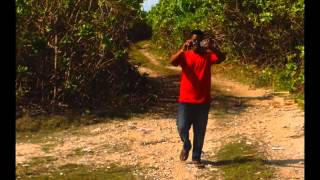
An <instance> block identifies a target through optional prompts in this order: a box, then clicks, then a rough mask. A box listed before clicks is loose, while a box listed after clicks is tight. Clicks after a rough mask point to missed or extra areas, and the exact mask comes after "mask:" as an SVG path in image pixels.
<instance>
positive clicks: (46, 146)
mask: <svg viewBox="0 0 320 180" xmlns="http://www.w3.org/2000/svg"><path fill="white" fill-rule="evenodd" d="M56 146H57V144H56V143H50V144H44V145H42V146H41V150H42V151H43V152H45V153H49V152H50V151H51V150H52V149H54V148H55V147H56Z"/></svg>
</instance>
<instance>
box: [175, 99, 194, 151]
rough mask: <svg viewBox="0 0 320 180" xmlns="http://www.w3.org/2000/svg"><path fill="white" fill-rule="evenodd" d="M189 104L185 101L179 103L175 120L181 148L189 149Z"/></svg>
mask: <svg viewBox="0 0 320 180" xmlns="http://www.w3.org/2000/svg"><path fill="white" fill-rule="evenodd" d="M190 109H191V106H190V104H187V103H179V108H178V118H177V121H176V124H177V129H178V133H179V136H180V138H181V140H182V142H183V149H185V150H190V149H191V142H190V140H189V130H190V128H191V123H192V122H191V117H190V115H191V111H190Z"/></svg>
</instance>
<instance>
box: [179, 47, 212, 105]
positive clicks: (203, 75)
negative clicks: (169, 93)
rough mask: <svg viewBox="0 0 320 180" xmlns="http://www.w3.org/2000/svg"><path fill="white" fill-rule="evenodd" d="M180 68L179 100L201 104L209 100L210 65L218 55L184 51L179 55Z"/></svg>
mask: <svg viewBox="0 0 320 180" xmlns="http://www.w3.org/2000/svg"><path fill="white" fill-rule="evenodd" d="M180 58H181V59H180V61H179V65H180V66H181V68H182V73H181V81H180V96H179V102H186V103H194V104H202V103H210V102H211V95H210V89H211V65H212V64H214V63H215V62H216V61H217V60H218V57H217V55H216V54H215V53H212V52H204V53H203V54H201V55H200V54H197V53H195V52H194V51H191V50H190V51H185V52H184V53H183V54H182V55H181V56H180Z"/></svg>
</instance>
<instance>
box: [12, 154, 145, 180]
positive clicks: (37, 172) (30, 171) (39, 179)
mask: <svg viewBox="0 0 320 180" xmlns="http://www.w3.org/2000/svg"><path fill="white" fill-rule="evenodd" d="M52 161H54V159H52V158H48V157H37V158H33V159H32V161H31V162H30V163H29V164H28V166H23V165H18V166H16V177H17V179H36V180H45V179H58V180H60V179H61V180H62V179H92V180H93V179H97V180H100V179H101V180H104V179H116V180H117V179H119V180H121V179H143V177H139V176H138V175H137V174H136V173H135V170H136V169H142V168H141V167H138V168H133V167H129V166H127V167H126V166H121V165H119V164H116V163H112V164H109V165H104V166H103V167H94V166H89V165H81V164H65V165H63V166H60V167H54V166H53V164H52Z"/></svg>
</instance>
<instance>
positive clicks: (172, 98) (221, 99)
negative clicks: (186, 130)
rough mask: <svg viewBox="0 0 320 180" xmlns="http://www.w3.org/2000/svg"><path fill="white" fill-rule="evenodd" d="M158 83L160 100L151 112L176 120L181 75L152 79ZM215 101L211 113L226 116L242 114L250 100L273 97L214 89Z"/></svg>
mask: <svg viewBox="0 0 320 180" xmlns="http://www.w3.org/2000/svg"><path fill="white" fill-rule="evenodd" d="M151 80H152V81H155V82H158V87H157V88H158V98H157V100H156V103H155V104H154V105H153V106H152V107H150V109H149V111H150V112H153V113H156V114H158V115H159V116H160V117H161V118H170V119H172V118H173V119H175V118H176V117H177V111H178V102H177V100H178V96H179V86H180V74H175V75H168V76H161V77H154V78H151ZM211 94H212V95H213V101H212V102H211V112H212V111H213V112H215V111H219V112H222V113H224V114H240V113H241V112H243V111H244V110H245V109H247V108H248V107H250V106H251V105H250V104H249V103H248V101H250V100H267V99H270V98H272V97H271V96H256V97H238V96H232V95H228V94H226V92H223V91H221V90H219V89H217V88H215V87H213V89H212V93H211Z"/></svg>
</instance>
